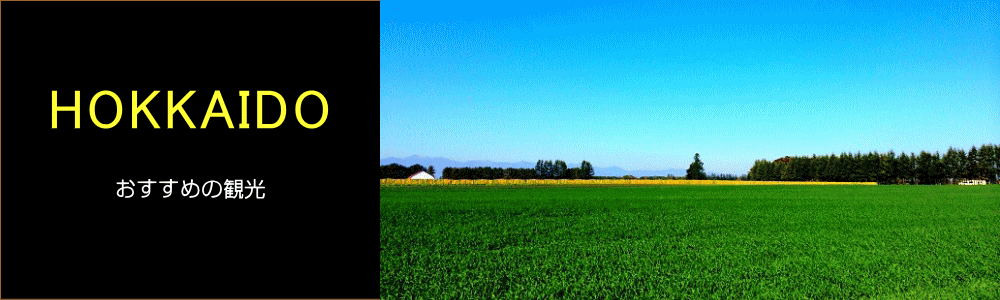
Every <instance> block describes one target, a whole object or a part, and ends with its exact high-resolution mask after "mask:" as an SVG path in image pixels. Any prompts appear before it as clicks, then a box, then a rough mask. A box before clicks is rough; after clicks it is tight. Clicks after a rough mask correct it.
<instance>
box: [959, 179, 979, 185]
mask: <svg viewBox="0 0 1000 300" xmlns="http://www.w3.org/2000/svg"><path fill="white" fill-rule="evenodd" d="M959 185H986V180H966V181H962V182H960V183H959Z"/></svg>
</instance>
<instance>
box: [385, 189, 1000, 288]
mask: <svg viewBox="0 0 1000 300" xmlns="http://www.w3.org/2000/svg"><path fill="white" fill-rule="evenodd" d="M998 191H1000V189H998V188H997V187H995V186H986V187H967V186H963V187H959V186H629V187H593V186H568V187H567V186H514V187H507V186H380V187H379V214H380V219H379V238H380V251H379V289H380V296H381V298H382V299H732V298H748V299H983V298H1000V292H998V290H1000V289H998V287H1000V284H998V283H1000V199H998V198H1000V197H997V195H998V193H997V192H998Z"/></svg>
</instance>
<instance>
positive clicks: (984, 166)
mask: <svg viewBox="0 0 1000 300" xmlns="http://www.w3.org/2000/svg"><path fill="white" fill-rule="evenodd" d="M747 178H748V179H749V180H762V181H836V182H878V183H880V184H954V183H956V182H959V181H961V180H965V179H981V180H987V181H990V182H993V183H997V182H998V180H1000V148H998V146H996V145H992V144H987V145H983V146H982V147H980V148H976V147H972V148H971V149H969V151H968V152H966V151H965V150H963V149H955V148H949V149H948V151H947V152H946V153H945V154H944V155H941V154H940V153H938V152H935V153H930V152H927V151H921V152H920V154H916V153H912V152H911V153H910V154H909V155H907V154H906V153H905V152H903V153H902V154H899V155H898V156H897V155H896V153H895V152H893V151H889V152H888V153H879V152H869V153H867V154H861V153H856V154H851V153H841V154H840V155H839V156H838V155H835V154H831V155H823V156H816V155H813V156H812V157H807V156H786V157H783V158H780V159H777V160H774V161H768V160H757V161H756V162H755V163H754V166H753V168H751V169H750V173H749V174H747Z"/></svg>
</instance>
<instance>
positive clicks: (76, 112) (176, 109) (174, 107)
mask: <svg viewBox="0 0 1000 300" xmlns="http://www.w3.org/2000/svg"><path fill="white" fill-rule="evenodd" d="M159 93H160V91H153V93H151V94H149V96H147V97H146V98H145V100H143V101H142V103H139V92H138V91H132V128H138V123H139V122H138V121H139V113H140V112H142V113H143V114H144V115H145V117H146V118H147V119H149V123H151V124H152V125H153V128H160V124H159V123H157V122H156V118H154V117H153V114H152V113H150V112H149V109H148V108H147V105H148V104H149V102H150V101H153V99H154V98H155V97H156V95H158V94H159ZM194 93H195V91H188V92H187V94H185V95H184V97H183V98H181V99H180V101H179V102H177V103H174V91H167V128H174V114H175V113H176V114H179V115H180V116H181V118H183V119H184V122H185V123H187V125H188V127H189V128H195V126H194V122H192V121H191V118H190V117H188V114H187V112H186V111H184V103H185V102H187V101H188V99H190V98H191V95H194ZM239 95H240V100H241V101H240V104H241V108H242V109H241V114H240V128H241V129H246V128H250V124H249V123H247V97H248V96H250V91H239ZM104 96H108V97H104ZM264 96H270V97H274V99H275V100H277V101H278V104H280V106H281V114H279V115H278V121H276V122H274V123H270V124H264V120H263V115H264V111H263V106H264ZM309 96H315V97H316V98H318V99H319V101H320V103H321V104H322V105H323V115H322V116H321V117H320V119H319V121H317V122H315V123H308V122H307V121H306V120H305V119H303V118H302V100H304V99H305V98H306V97H309ZM102 97H104V99H107V98H110V99H112V100H114V101H115V107H116V108H117V113H116V115H115V119H114V121H111V122H110V123H103V122H101V121H100V120H98V119H97V113H96V107H97V100H98V99H102ZM57 99H58V91H52V128H53V129H55V128H57V127H58V123H59V122H58V112H73V116H74V122H73V125H74V128H80V91H74V102H73V103H74V104H73V106H59V104H58V101H57ZM216 105H218V106H219V108H220V109H221V112H216V111H215V106H216ZM286 110H287V107H286V106H285V98H284V97H282V96H281V94H279V93H277V92H274V91H257V128H264V129H270V128H277V127H278V126H281V123H283V122H284V121H285V112H286ZM328 113H329V105H328V104H327V102H326V97H324V96H323V94H321V93H320V92H317V91H306V92H303V93H302V94H300V95H299V98H298V99H297V100H296V101H295V119H297V120H298V121H299V124H301V125H302V127H305V128H308V129H316V128H319V127H320V126H322V125H323V123H326V117H327V115H328ZM213 117H221V118H224V119H225V120H226V124H227V125H229V128H234V127H233V121H232V119H230V117H229V110H228V109H226V102H225V101H224V100H223V99H222V93H221V92H219V91H218V90H216V91H215V93H214V94H212V102H210V103H209V104H208V110H207V111H206V112H205V118H204V119H203V120H202V122H201V128H205V127H206V126H208V120H209V119H210V118H213ZM121 118H122V101H121V98H119V97H118V95H117V94H115V93H114V92H112V91H100V92H98V93H97V94H94V97H93V98H91V99H90V120H91V121H93V122H94V125H97V127H100V128H103V129H109V128H113V127H115V125H118V122H119V121H121Z"/></svg>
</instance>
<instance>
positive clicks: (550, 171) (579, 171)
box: [441, 160, 594, 179]
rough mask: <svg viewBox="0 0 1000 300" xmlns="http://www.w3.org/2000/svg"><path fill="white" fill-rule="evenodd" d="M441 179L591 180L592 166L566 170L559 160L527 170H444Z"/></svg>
mask: <svg viewBox="0 0 1000 300" xmlns="http://www.w3.org/2000/svg"><path fill="white" fill-rule="evenodd" d="M441 178H442V179H593V178H594V166H593V165H592V164H590V162H587V161H586V160H585V161H583V163H581V164H580V167H579V168H567V166H566V162H565V161H561V160H556V161H551V160H539V161H538V163H536V164H535V168H534V169H528V168H491V167H476V168H468V167H466V168H444V171H443V172H442V174H441Z"/></svg>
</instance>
